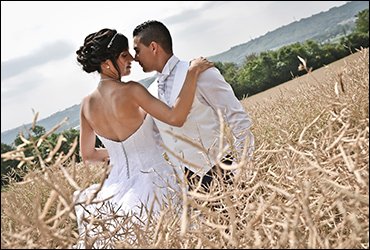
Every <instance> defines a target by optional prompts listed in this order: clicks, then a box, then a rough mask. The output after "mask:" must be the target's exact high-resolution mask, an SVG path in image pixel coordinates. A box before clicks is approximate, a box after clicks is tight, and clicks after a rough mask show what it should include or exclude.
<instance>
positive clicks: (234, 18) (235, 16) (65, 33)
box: [1, 1, 345, 131]
mask: <svg viewBox="0 0 370 250" xmlns="http://www.w3.org/2000/svg"><path fill="white" fill-rule="evenodd" d="M344 3H345V1H326V2H317V1H303V2H280V1H279V2H277V1H262V2H254V1H252V2H251V1H247V2H240V1H235V2H233V1H231V2H230V1H227V2H219V1H208V2H207V1H206V2H198V1H169V2H162V1H141V2H140V1H139V2H133V1H97V2H92V1H88V2H85V1H49V2H44V1H43V2H39V1H27V2H13V1H2V2H1V71H2V72H1V76H2V80H1V111H2V112H1V131H5V130H7V129H11V128H14V127H16V126H19V125H21V124H23V123H29V122H31V121H32V118H33V116H32V108H33V109H35V111H37V112H40V118H39V119H42V118H45V117H47V116H49V115H51V114H53V113H55V112H57V111H60V110H64V109H66V108H68V107H70V106H72V105H74V104H77V103H79V102H80V101H81V100H82V98H83V97H84V96H85V95H87V94H88V93H90V92H91V91H92V90H93V89H94V88H95V87H96V84H97V75H96V74H95V75H94V74H90V75H89V74H86V73H85V72H84V71H82V70H81V69H80V67H79V66H78V65H77V63H76V59H75V51H76V50H77V49H78V47H79V46H80V45H81V44H82V43H83V40H84V38H85V36H86V35H87V34H90V33H92V32H95V31H97V30H99V29H101V28H106V27H107V28H115V29H117V30H118V31H119V32H121V33H123V34H125V35H126V36H127V37H128V39H129V41H130V43H131V40H132V31H133V29H134V28H135V27H136V25H138V24H140V23H142V22H144V21H146V20H150V19H155V20H159V21H162V22H164V23H165V24H166V25H167V27H168V28H169V30H170V31H171V34H172V37H173V42H174V52H175V54H176V55H177V56H178V57H180V58H182V59H186V60H188V59H192V58H194V57H197V56H200V55H203V56H212V55H215V54H218V53H221V52H224V51H226V50H228V49H229V48H230V47H232V46H235V45H238V44H240V43H245V42H247V41H249V40H250V39H252V38H256V37H258V36H261V35H264V34H266V33H267V32H268V31H272V30H274V29H276V28H278V27H280V26H282V25H287V24H289V23H291V22H293V21H295V20H299V19H301V18H306V17H309V16H311V15H313V14H317V13H319V12H321V11H327V10H329V9H330V8H331V7H334V6H340V5H343V4H344ZM131 44H132V43H131ZM131 48H132V46H131ZM131 52H133V51H132V50H131ZM151 75H153V73H148V74H145V73H143V72H142V71H141V68H140V67H139V66H138V65H137V64H136V63H134V64H133V68H132V74H131V76H129V77H125V79H127V78H129V79H134V80H140V79H143V78H146V77H149V76H151Z"/></svg>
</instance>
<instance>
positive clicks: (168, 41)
mask: <svg viewBox="0 0 370 250" xmlns="http://www.w3.org/2000/svg"><path fill="white" fill-rule="evenodd" d="M133 36H134V37H135V36H137V37H139V38H140V42H141V43H142V44H144V45H145V46H149V44H150V43H151V42H153V41H154V42H156V43H158V44H159V45H160V46H161V47H162V49H163V50H164V51H165V52H166V53H168V54H172V53H173V52H172V38H171V34H170V31H169V30H168V29H167V27H166V26H165V25H164V24H163V23H161V22H159V21H155V20H150V21H146V22H144V23H142V24H140V25H138V26H136V28H135V29H134V32H133Z"/></svg>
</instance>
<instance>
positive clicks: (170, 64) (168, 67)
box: [157, 55, 180, 81]
mask: <svg viewBox="0 0 370 250" xmlns="http://www.w3.org/2000/svg"><path fill="white" fill-rule="evenodd" d="M179 61H180V60H179V58H177V57H176V56H175V55H172V56H171V57H170V59H168V61H167V63H166V64H165V65H164V67H163V70H162V72H161V73H159V72H158V73H157V76H158V80H159V81H164V80H166V78H167V77H168V76H169V75H170V74H171V72H172V70H173V69H174V68H175V66H176V64H177V63H178V62H179Z"/></svg>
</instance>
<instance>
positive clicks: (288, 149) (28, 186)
mask: <svg viewBox="0 0 370 250" xmlns="http://www.w3.org/2000/svg"><path fill="white" fill-rule="evenodd" d="M307 65H309V62H307ZM297 67H298V65H297ZM305 68H306V69H307V67H305ZM368 92H369V54H368V49H362V50H361V51H358V52H356V53H355V54H353V55H351V56H349V57H346V58H344V59H342V60H340V62H339V61H338V62H336V63H334V64H330V65H328V66H327V67H324V68H321V69H318V70H314V71H312V72H310V71H309V72H308V73H307V74H306V75H305V76H302V77H299V78H297V79H294V80H292V81H290V82H289V83H286V84H284V85H280V86H278V88H274V89H271V90H268V91H265V92H263V93H261V94H258V95H255V96H252V97H248V98H246V99H244V100H242V103H243V105H244V107H245V109H246V110H247V111H248V113H249V114H250V116H251V117H252V120H253V123H254V124H253V128H252V132H253V133H254V135H255V139H256V149H255V152H254V154H253V158H252V159H246V158H244V157H241V158H240V159H239V164H238V169H237V170H238V171H237V174H236V176H235V181H234V182H233V184H232V185H227V186H226V185H224V184H221V183H218V182H217V181H216V182H215V183H214V184H215V185H213V186H212V187H211V189H212V190H211V192H210V193H209V194H204V193H201V192H198V191H197V189H195V190H194V191H189V192H187V193H179V194H178V198H179V199H180V202H177V203H175V202H173V201H172V200H168V201H167V206H163V208H162V210H161V213H160V214H159V215H157V216H154V215H152V214H151V213H150V209H149V212H148V219H147V220H146V221H142V223H139V224H138V223H130V220H131V219H132V218H130V217H129V216H128V217H126V218H124V219H123V220H122V218H121V220H118V218H117V217H118V216H114V215H113V217H111V219H110V220H117V221H119V223H120V225H119V227H120V228H119V230H117V232H119V233H116V234H112V232H111V231H109V230H106V231H105V230H104V228H105V227H104V224H105V223H107V220H103V219H99V218H93V219H90V220H87V222H88V223H90V224H91V225H97V226H100V227H101V228H103V229H102V230H101V234H100V235H98V236H97V237H85V238H79V235H78V233H77V225H76V216H75V214H74V205H75V204H74V201H73V199H72V193H73V192H74V191H76V190H81V189H84V188H86V187H88V186H89V185H91V184H92V183H96V182H97V183H99V182H100V183H102V182H103V180H104V177H105V176H106V174H107V166H106V165H103V164H100V165H82V164H81V163H75V162H74V160H73V159H71V157H70V156H69V155H61V154H58V153H57V150H55V151H51V152H50V155H49V156H50V157H48V158H47V159H42V158H40V156H38V155H35V156H34V158H25V156H24V154H23V151H22V147H24V146H26V145H28V146H32V147H34V148H35V149H37V147H38V146H39V145H40V144H41V142H40V141H27V140H24V144H23V145H21V146H20V147H19V148H18V149H17V150H16V151H13V152H8V153H6V154H3V155H2V157H3V158H8V159H19V160H21V161H23V162H24V163H25V164H27V163H28V164H31V163H32V161H33V160H34V159H38V160H39V166H38V167H36V168H35V169H34V170H33V171H32V172H30V173H28V174H27V175H26V176H25V178H24V181H23V182H18V183H15V182H14V183H11V184H10V185H9V187H8V188H7V189H6V190H4V191H2V193H1V248H2V249H3V248H4V249H5V248H9V249H12V248H14V249H15V248H57V249H58V248H73V246H74V245H76V244H77V242H79V241H83V242H84V244H85V246H86V247H87V248H94V247H95V246H96V245H95V243H96V241H97V240H99V239H101V238H104V239H105V242H106V245H104V246H101V245H100V246H101V247H102V248H105V247H106V248H162V249H163V248H166V249H167V248H294V249H297V248H321V249H324V248H326V249H328V248H341V249H342V248H348V249H353V248H356V249H368V248H369V96H368ZM221 131H222V132H223V134H222V135H221V136H223V137H225V139H226V140H228V139H230V138H229V133H228V130H227V125H226V126H224V125H222V129H221ZM41 139H42V138H41ZM41 139H40V140H41ZM61 141H62V140H61ZM75 146H76V145H75V144H74V145H71V152H72V151H73V150H74V147H75ZM194 146H197V145H194ZM179 182H180V184H183V183H181V180H179ZM184 194H185V195H184ZM211 204H212V205H215V204H216V208H215V207H213V206H210V205H211ZM147 208H150V204H148V207H147ZM122 221H123V223H122ZM118 234H119V235H118Z"/></svg>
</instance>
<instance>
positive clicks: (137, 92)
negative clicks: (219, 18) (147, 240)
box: [75, 21, 254, 226]
mask: <svg viewBox="0 0 370 250" xmlns="http://www.w3.org/2000/svg"><path fill="white" fill-rule="evenodd" d="M133 45H134V50H135V55H131V54H130V52H129V46H128V39H127V38H126V37H125V36H124V35H123V34H120V33H117V31H116V30H112V29H102V30H100V31H98V32H96V33H92V34H90V35H88V36H87V37H86V38H85V41H84V44H83V45H82V46H81V47H80V49H79V50H77V52H76V53H77V61H78V62H79V63H80V64H81V65H82V68H83V70H84V71H86V72H87V73H90V72H95V71H97V72H98V73H99V74H100V81H99V83H98V86H97V88H96V89H95V90H94V91H93V92H92V93H91V94H90V95H88V96H87V97H85V98H84V99H83V101H82V103H81V113H80V149H81V156H82V159H83V161H84V162H91V161H108V160H109V164H110V166H111V167H112V168H111V171H110V173H109V175H108V177H107V179H106V180H105V182H104V184H103V186H102V188H101V189H100V191H99V193H98V197H99V198H100V199H104V198H106V197H111V198H110V199H109V201H110V202H111V204H113V206H117V208H118V207H119V208H120V211H124V212H127V213H132V212H135V209H139V207H140V205H141V204H145V203H147V204H150V202H152V201H153V199H158V200H161V199H162V198H163V197H164V196H166V195H167V194H168V193H169V191H168V185H172V186H173V187H176V185H179V184H178V180H176V177H175V175H177V176H183V177H184V179H187V180H189V182H188V183H189V189H191V188H192V187H194V186H193V185H198V182H201V183H200V184H201V186H202V187H203V188H204V190H205V191H206V192H207V191H208V190H207V189H208V188H209V186H210V184H211V182H212V180H213V179H214V178H215V177H216V174H217V173H221V174H222V175H227V174H228V173H226V172H228V170H223V169H222V168H220V167H219V166H218V164H217V160H216V159H215V157H213V156H216V155H217V154H218V150H219V145H218V140H219V137H220V135H219V133H220V118H219V115H218V112H220V113H221V114H222V116H223V118H224V120H225V121H226V122H227V123H228V124H229V126H230V128H231V130H232V133H233V135H234V137H235V141H234V145H233V146H235V147H236V148H237V149H238V151H239V153H241V152H242V151H243V149H244V152H246V151H247V152H248V154H249V155H250V154H251V153H252V150H253V148H254V138H253V135H252V133H251V132H250V127H251V119H250V118H249V116H248V114H247V113H246V112H245V111H244V109H243V107H242V105H241V103H240V102H239V100H237V98H236V97H235V95H234V93H233V90H232V88H231V86H230V85H229V84H228V83H226V82H225V80H224V78H223V76H222V75H221V74H220V72H219V71H218V70H217V69H216V68H215V67H213V63H211V62H209V61H208V60H206V59H205V58H202V57H200V58H197V59H194V60H192V61H191V62H186V61H181V60H179V58H177V57H176V56H175V55H174V53H173V50H172V38H171V35H170V32H169V30H168V29H167V28H166V26H165V25H164V24H162V23H161V22H158V21H147V22H144V23H142V24H140V25H138V26H137V27H136V28H135V30H134V31H133ZM133 61H136V62H138V63H139V64H140V66H141V67H142V68H143V71H144V72H152V71H156V72H158V74H157V79H156V80H155V82H153V83H152V84H151V86H150V87H149V88H148V89H146V88H145V87H144V86H142V85H141V84H140V83H137V82H134V81H128V82H122V81H121V77H122V76H126V75H129V74H130V70H131V63H132V62H133ZM96 136H97V137H98V138H99V139H100V140H101V142H102V143H103V144H104V147H105V148H95V140H96ZM183 138H186V139H183ZM189 140H190V141H192V142H194V144H198V145H201V146H202V147H203V148H204V149H206V151H208V152H209V153H210V154H209V155H207V154H205V152H204V151H203V150H200V149H199V147H196V146H194V145H191V143H189ZM245 147H247V148H245ZM164 153H166V155H167V156H168V158H167V159H165V157H164V156H163V155H164ZM230 154H231V153H230V152H228V153H225V155H224V157H225V159H226V160H225V163H226V164H232V161H233V157H235V156H233V155H230ZM211 156H212V157H211ZM220 170H222V171H220ZM174 172H175V173H176V174H174ZM194 177H195V178H194ZM164 184H166V185H164ZM97 188H98V187H97V185H93V186H91V187H89V188H88V189H87V190H85V191H84V192H82V193H80V192H78V193H75V196H78V199H82V198H86V197H88V195H89V194H91V193H94V191H96V190H97ZM154 197H156V198H154ZM159 206H160V203H159ZM85 211H86V208H79V207H78V206H76V212H77V217H78V218H81V216H83V213H84V212H85ZM79 223H81V222H79ZM79 226H81V225H79Z"/></svg>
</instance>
